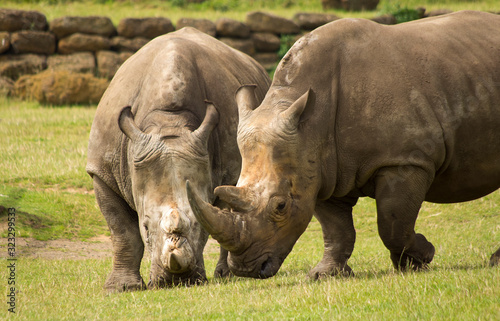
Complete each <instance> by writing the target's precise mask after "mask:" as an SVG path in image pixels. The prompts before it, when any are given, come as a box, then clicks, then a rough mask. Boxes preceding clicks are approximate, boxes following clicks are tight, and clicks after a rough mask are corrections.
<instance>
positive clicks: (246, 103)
mask: <svg viewBox="0 0 500 321" xmlns="http://www.w3.org/2000/svg"><path fill="white" fill-rule="evenodd" d="M255 88H257V85H243V86H241V87H240V88H239V89H238V90H237V91H236V105H237V106H238V115H239V117H240V119H243V118H245V117H246V116H248V114H250V112H251V111H252V110H254V109H255V108H257V106H258V105H259V102H258V100H257V98H256V97H255Z"/></svg>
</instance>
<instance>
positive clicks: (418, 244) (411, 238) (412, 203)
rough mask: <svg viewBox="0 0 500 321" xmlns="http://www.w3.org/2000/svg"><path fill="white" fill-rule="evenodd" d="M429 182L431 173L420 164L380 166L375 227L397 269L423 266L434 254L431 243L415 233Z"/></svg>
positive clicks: (422, 267) (423, 267)
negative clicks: (419, 165)
mask: <svg viewBox="0 0 500 321" xmlns="http://www.w3.org/2000/svg"><path fill="white" fill-rule="evenodd" d="M431 182H432V178H431V175H429V174H427V173H426V172H425V171H424V170H423V169H422V168H419V167H410V166H400V167H390V168H385V169H381V170H380V171H379V173H378V175H377V177H376V187H375V199H376V201H377V223H378V231H379V235H380V237H381V239H382V241H383V242H384V245H385V246H386V247H387V248H388V249H389V251H390V252H391V260H392V263H393V264H394V267H395V268H396V269H399V270H403V271H404V270H406V269H407V268H408V267H411V268H412V269H413V270H421V269H425V268H426V267H427V265H428V264H429V263H430V262H431V261H432V259H433V257H434V252H435V249H434V246H433V245H432V244H431V243H430V242H429V241H427V239H426V238H425V236H423V235H422V234H416V233H415V222H416V220H417V216H418V212H419V210H420V207H421V205H422V203H423V201H424V199H425V194H426V193H427V190H428V187H429V186H430V183H431Z"/></svg>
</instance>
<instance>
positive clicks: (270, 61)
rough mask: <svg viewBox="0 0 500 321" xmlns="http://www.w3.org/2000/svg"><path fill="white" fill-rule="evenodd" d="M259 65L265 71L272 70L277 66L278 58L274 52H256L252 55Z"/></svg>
mask: <svg viewBox="0 0 500 321" xmlns="http://www.w3.org/2000/svg"><path fill="white" fill-rule="evenodd" d="M253 58H254V59H255V60H257V62H258V63H259V64H261V65H262V67H264V69H266V70H270V69H273V68H274V67H276V65H277V64H278V62H279V60H280V58H279V56H278V53H276V52H258V53H256V54H255V55H253Z"/></svg>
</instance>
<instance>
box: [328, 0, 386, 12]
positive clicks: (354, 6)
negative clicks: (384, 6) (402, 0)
mask: <svg viewBox="0 0 500 321" xmlns="http://www.w3.org/2000/svg"><path fill="white" fill-rule="evenodd" d="M379 1H380V0H321V5H322V6H323V9H324V10H328V9H343V10H348V11H363V10H375V9H376V8H377V5H378V3H379Z"/></svg>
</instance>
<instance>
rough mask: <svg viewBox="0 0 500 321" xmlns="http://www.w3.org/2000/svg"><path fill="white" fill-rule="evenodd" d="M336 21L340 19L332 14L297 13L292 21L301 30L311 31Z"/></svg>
mask: <svg viewBox="0 0 500 321" xmlns="http://www.w3.org/2000/svg"><path fill="white" fill-rule="evenodd" d="M337 19H340V18H339V17H337V16H336V15H333V14H326V13H308V12H299V13H296V14H295V15H294V16H293V19H292V20H293V21H294V22H295V23H296V24H297V25H298V26H299V27H300V29H302V30H313V29H316V28H318V27H320V26H322V25H325V24H327V23H329V22H332V21H334V20H337Z"/></svg>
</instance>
